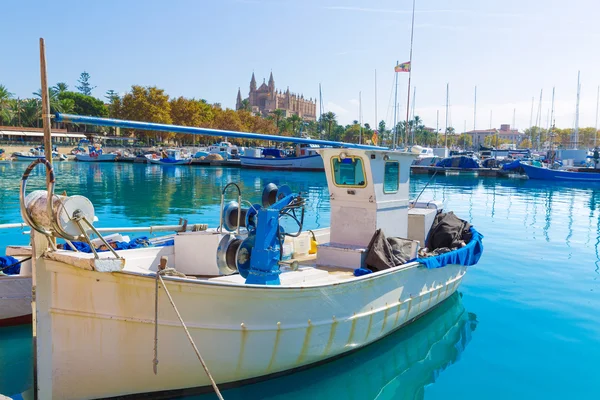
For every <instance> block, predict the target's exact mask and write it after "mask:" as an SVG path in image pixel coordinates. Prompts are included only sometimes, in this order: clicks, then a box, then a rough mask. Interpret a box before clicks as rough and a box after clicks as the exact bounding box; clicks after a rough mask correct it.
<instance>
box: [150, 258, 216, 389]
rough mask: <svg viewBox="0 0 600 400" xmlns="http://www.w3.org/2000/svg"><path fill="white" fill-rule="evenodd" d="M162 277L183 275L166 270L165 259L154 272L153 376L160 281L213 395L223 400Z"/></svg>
mask: <svg viewBox="0 0 600 400" xmlns="http://www.w3.org/2000/svg"><path fill="white" fill-rule="evenodd" d="M162 275H170V276H180V277H185V274H182V273H181V272H178V271H176V270H175V268H167V260H166V257H163V258H161V263H160V265H159V267H158V271H157V272H156V279H155V293H154V298H155V300H154V360H153V361H152V363H153V365H154V367H153V368H154V374H157V373H158V281H159V280H160V283H161V284H162V287H163V289H165V293H166V294H167V297H168V298H169V302H170V303H171V305H172V306H173V309H174V310H175V313H176V314H177V318H179V322H180V323H181V326H182V327H183V330H184V331H185V334H186V335H187V337H188V340H189V341H190V344H191V345H192V347H193V348H194V351H195V352H196V356H197V357H198V360H200V363H201V364H202V368H204V372H206V375H207V376H208V379H210V384H211V385H212V387H213V389H214V391H215V394H216V395H217V397H218V398H219V399H220V400H224V399H223V396H222V395H221V391H220V390H219V387H218V386H217V383H216V382H215V380H214V379H213V377H212V375H211V373H210V371H209V370H208V366H207V365H206V363H205V362H204V359H203V358H202V355H201V354H200V351H199V350H198V347H197V346H196V343H194V339H192V335H190V331H189V330H188V328H187V326H186V325H185V322H183V318H181V314H179V310H178V309H177V306H176V305H175V302H174V301H173V298H172V297H171V293H169V289H167V286H166V285H165V281H164V280H163V278H162Z"/></svg>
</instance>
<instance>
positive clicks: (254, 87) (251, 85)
mask: <svg viewBox="0 0 600 400" xmlns="http://www.w3.org/2000/svg"><path fill="white" fill-rule="evenodd" d="M255 90H256V78H255V77H254V71H252V79H251V80H250V91H251V92H254V91H255Z"/></svg>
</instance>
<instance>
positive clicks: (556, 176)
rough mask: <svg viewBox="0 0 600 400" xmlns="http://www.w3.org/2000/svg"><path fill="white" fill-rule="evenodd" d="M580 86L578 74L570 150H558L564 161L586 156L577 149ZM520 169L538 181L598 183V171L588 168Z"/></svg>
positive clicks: (599, 171) (525, 164)
mask: <svg viewBox="0 0 600 400" xmlns="http://www.w3.org/2000/svg"><path fill="white" fill-rule="evenodd" d="M580 91H581V84H580V74H579V73H577V105H576V111H575V129H574V130H573V134H572V136H571V146H572V149H568V150H559V151H558V152H559V155H560V156H561V158H562V159H563V161H564V160H566V159H569V158H576V157H578V158H580V159H584V160H585V158H586V156H587V150H586V149H582V150H580V149H578V147H579V98H580ZM520 167H522V168H523V171H524V172H525V173H526V174H527V176H528V177H529V179H540V180H552V181H563V182H587V183H590V182H600V169H595V168H589V167H574V166H565V167H563V168H560V169H558V168H543V167H538V166H534V165H530V164H527V163H520Z"/></svg>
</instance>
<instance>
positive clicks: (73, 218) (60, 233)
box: [19, 158, 94, 240]
mask: <svg viewBox="0 0 600 400" xmlns="http://www.w3.org/2000/svg"><path fill="white" fill-rule="evenodd" d="M38 164H44V166H45V167H46V174H47V178H48V190H36V191H33V192H31V193H30V194H26V190H27V180H28V179H29V175H30V174H31V171H33V169H34V168H35V167H36V166H37V165H38ZM54 182H55V180H54V170H53V169H52V165H50V163H49V162H48V161H46V159H44V158H40V159H37V160H35V161H34V162H32V163H31V164H30V165H29V167H27V169H26V170H25V172H24V173H23V177H22V179H21V191H20V193H19V200H20V206H21V216H22V217H23V220H24V221H25V222H26V223H27V224H28V225H29V226H31V228H32V229H34V230H36V231H38V232H40V233H42V234H44V235H47V236H56V237H61V238H63V239H67V240H77V239H80V238H82V237H84V236H87V235H88V232H93V231H94V229H93V227H92V224H91V223H92V221H93V220H94V206H93V205H92V202H91V201H89V200H88V199H87V198H85V197H83V196H57V195H55V194H54ZM82 222H85V224H84V223H82Z"/></svg>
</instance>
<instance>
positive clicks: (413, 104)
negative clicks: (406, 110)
mask: <svg viewBox="0 0 600 400" xmlns="http://www.w3.org/2000/svg"><path fill="white" fill-rule="evenodd" d="M415 104H417V87H416V86H415V87H413V102H412V119H413V121H414V119H415ZM413 123H414V122H413ZM413 128H415V127H414V126H413ZM410 132H411V139H410V142H411V144H415V130H414V129H411V130H410Z"/></svg>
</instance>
